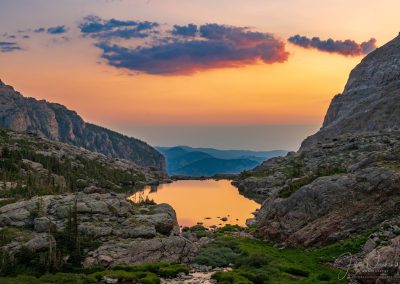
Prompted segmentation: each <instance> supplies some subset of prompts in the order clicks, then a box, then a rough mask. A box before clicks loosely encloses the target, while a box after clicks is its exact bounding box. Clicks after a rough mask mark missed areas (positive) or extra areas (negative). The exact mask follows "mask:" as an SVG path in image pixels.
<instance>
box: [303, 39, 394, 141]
mask: <svg viewBox="0 0 400 284" xmlns="http://www.w3.org/2000/svg"><path fill="white" fill-rule="evenodd" d="M399 90H400V35H399V36H398V37H396V38H395V39H393V40H392V41H390V42H389V43H387V44H385V45H384V46H382V47H380V48H378V49H376V50H375V51H374V52H372V53H370V54H369V55H367V56H366V57H365V58H364V59H363V60H362V61H361V63H360V64H358V65H357V66H356V67H355V68H354V69H353V71H351V74H350V77H349V80H348V82H347V84H346V86H345V88H344V91H343V93H342V94H339V95H336V96H335V97H334V98H333V100H332V102H331V104H330V106H329V109H328V111H327V113H326V115H325V120H324V123H323V126H322V128H321V130H320V131H319V132H317V133H316V134H314V135H312V136H310V137H309V138H307V139H306V140H305V141H304V142H303V144H302V148H305V147H308V146H310V145H313V144H315V143H318V142H323V141H324V139H326V138H331V137H334V136H337V135H342V134H347V133H352V134H355V133H363V132H370V131H392V130H399V129H400V100H399V97H398V96H399Z"/></svg>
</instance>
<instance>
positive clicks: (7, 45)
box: [0, 41, 22, 52]
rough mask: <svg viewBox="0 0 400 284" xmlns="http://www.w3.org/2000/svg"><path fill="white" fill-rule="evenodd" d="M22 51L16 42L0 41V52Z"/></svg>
mask: <svg viewBox="0 0 400 284" xmlns="http://www.w3.org/2000/svg"><path fill="white" fill-rule="evenodd" d="M17 50H22V48H21V47H20V46H19V45H18V44H17V43H16V42H9V41H0V52H12V51H17Z"/></svg>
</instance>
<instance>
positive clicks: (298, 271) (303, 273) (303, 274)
mask: <svg viewBox="0 0 400 284" xmlns="http://www.w3.org/2000/svg"><path fill="white" fill-rule="evenodd" d="M284 271H285V272H286V273H289V274H292V275H295V276H301V277H308V276H309V275H310V273H309V272H308V271H304V270H302V269H299V268H295V267H289V268H286V269H284Z"/></svg>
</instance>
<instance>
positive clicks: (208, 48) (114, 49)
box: [96, 24, 288, 75]
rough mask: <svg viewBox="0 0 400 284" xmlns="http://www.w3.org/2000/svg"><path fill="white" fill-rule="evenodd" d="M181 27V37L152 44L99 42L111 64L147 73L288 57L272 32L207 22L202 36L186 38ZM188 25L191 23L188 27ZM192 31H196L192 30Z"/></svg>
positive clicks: (269, 61)
mask: <svg viewBox="0 0 400 284" xmlns="http://www.w3.org/2000/svg"><path fill="white" fill-rule="evenodd" d="M181 27H182V26H179V28H178V29H176V26H175V28H174V30H173V31H172V32H171V34H173V35H174V34H175V35H176V33H178V35H179V36H178V37H176V38H172V39H171V38H169V40H168V41H158V42H156V43H153V44H152V45H150V46H137V47H131V48H128V47H124V46H122V45H119V44H113V43H110V42H107V41H102V42H99V43H97V44H96V46H97V47H98V48H100V49H101V50H102V51H103V54H102V58H104V59H105V60H106V61H107V63H108V64H109V65H112V66H114V67H117V68H126V69H129V70H134V71H140V72H144V73H148V74H159V75H172V74H192V73H195V72H197V71H202V70H207V69H213V68H226V67H241V66H245V65H250V64H255V63H258V62H263V63H267V64H272V63H278V62H284V61H286V60H287V58H288V53H287V52H286V51H285V44H284V43H283V42H282V41H281V40H279V39H277V38H275V37H274V36H273V35H272V34H269V33H260V32H253V31H251V30H249V29H248V28H243V27H231V26H224V25H217V24H206V25H202V26H200V27H199V36H198V37H193V38H184V39H183V40H182V37H181V35H182V34H185V35H187V34H190V33H187V30H182V29H180V28H181ZM186 27H189V26H186ZM192 34H193V33H192Z"/></svg>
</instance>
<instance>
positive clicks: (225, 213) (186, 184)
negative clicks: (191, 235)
mask: <svg viewBox="0 0 400 284" xmlns="http://www.w3.org/2000/svg"><path fill="white" fill-rule="evenodd" d="M153 190H154V188H153ZM138 194H142V195H143V197H144V198H145V197H146V196H148V197H149V198H150V199H152V200H154V201H155V202H156V203H168V204H170V205H171V206H172V207H173V208H174V209H175V211H176V214H177V217H178V222H179V225H182V226H193V225H196V224H197V223H198V222H201V223H203V224H204V225H205V226H212V225H216V226H221V225H224V224H238V225H241V226H244V225H245V222H246V219H248V218H252V217H253V215H252V212H254V211H255V210H256V209H257V208H259V207H260V205H259V204H257V203H256V202H254V201H253V200H250V199H247V198H245V197H244V196H242V195H240V194H239V191H238V189H237V188H236V187H234V186H232V185H231V182H230V181H229V180H219V181H216V180H183V181H176V182H174V183H170V184H163V185H160V186H159V187H158V188H157V190H156V191H152V190H151V188H150V187H146V188H145V190H144V192H142V193H136V194H134V195H132V196H131V199H132V200H138ZM135 198H136V199H135ZM223 217H226V218H227V219H228V220H227V221H225V222H224V221H222V220H221V218H223Z"/></svg>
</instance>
